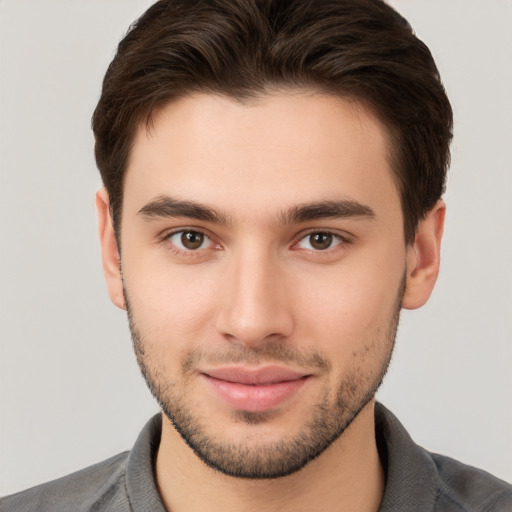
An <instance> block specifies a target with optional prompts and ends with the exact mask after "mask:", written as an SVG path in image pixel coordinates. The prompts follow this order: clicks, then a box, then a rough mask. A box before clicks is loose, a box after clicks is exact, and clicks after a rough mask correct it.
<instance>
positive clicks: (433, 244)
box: [402, 200, 446, 309]
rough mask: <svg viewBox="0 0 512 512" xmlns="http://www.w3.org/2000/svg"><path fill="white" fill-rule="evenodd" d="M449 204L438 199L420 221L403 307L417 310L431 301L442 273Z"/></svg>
mask: <svg viewBox="0 0 512 512" xmlns="http://www.w3.org/2000/svg"><path fill="white" fill-rule="evenodd" d="M445 212H446V205H445V203H444V201H442V200H439V201H438V202H437V203H436V204H435V206H434V207H433V208H432V210H430V211H429V212H428V213H427V215H426V216H425V218H424V219H423V220H422V221H420V222H419V224H418V228H417V230H416V236H415V238H414V242H413V243H412V244H411V245H410V246H409V247H408V249H407V279H406V288H405V293H404V297H403V300H402V307H403V308H405V309H417V308H419V307H421V306H423V305H424V304H425V303H426V302H427V300H428V299H429V297H430V295H431V293H432V290H433V289H434V285H435V283H436V281H437V276H438V274H439V266H440V259H441V239H442V237H443V229H444V218H445Z"/></svg>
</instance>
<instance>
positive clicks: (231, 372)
mask: <svg viewBox="0 0 512 512" xmlns="http://www.w3.org/2000/svg"><path fill="white" fill-rule="evenodd" d="M202 377H203V378H204V379H205V380H206V382H207V383H208V385H209V386H210V388H211V389H213V391H214V392H215V394H216V395H217V396H219V397H220V398H221V400H222V401H224V402H225V403H226V404H227V405H228V406H230V407H232V408H234V409H235V410H239V411H248V412H263V411H269V410H272V409H275V408H277V407H279V406H280V405H282V404H283V403H284V402H286V401H288V400H290V399H292V398H293V397H294V396H295V395H296V394H297V393H298V392H299V390H300V389H301V388H302V386H303V385H304V384H305V383H306V382H307V380H308V379H309V378H310V377H311V375H310V374H306V373H301V372H296V371H293V370H291V369H289V368H285V367H281V366H266V367H259V368H249V367H226V368H215V369H211V370H206V371H203V372H202Z"/></svg>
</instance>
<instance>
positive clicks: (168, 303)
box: [124, 264, 215, 355]
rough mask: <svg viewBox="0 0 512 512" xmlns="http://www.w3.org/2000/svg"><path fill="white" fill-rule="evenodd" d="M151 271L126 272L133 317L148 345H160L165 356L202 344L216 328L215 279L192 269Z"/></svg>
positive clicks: (126, 285)
mask: <svg viewBox="0 0 512 512" xmlns="http://www.w3.org/2000/svg"><path fill="white" fill-rule="evenodd" d="M149 268H150V269H151V270H147V271H145V272H141V271H140V270H138V269H137V268H136V266H130V265H128V264H127V265H126V270H125V271H124V279H125V287H126V290H127V292H128V295H129V298H130V306H131V309H132V314H133V317H134V320H135V322H136V324H137V328H138V329H139V331H140V332H141V333H143V335H144V338H145V342H146V343H151V344H152V345H153V346H158V350H159V351H160V353H162V355H164V354H165V353H166V352H175V351H176V350H180V351H186V350H189V349H190V348H193V347H192V346H191V344H193V345H200V344H201V342H202V341H204V340H205V333H206V332H207V330H208V328H211V325H212V318H213V314H212V311H213V307H214V304H215V286H214V282H213V279H212V277H211V276H208V273H207V272H201V271H200V270H198V269H197V268H195V269H194V268H193V267H192V266H189V267H186V266H182V267H178V268H176V267H174V268H173V267H172V266H171V265H167V266H165V265H163V266H160V267H158V266H157V265H153V266H151V267H149Z"/></svg>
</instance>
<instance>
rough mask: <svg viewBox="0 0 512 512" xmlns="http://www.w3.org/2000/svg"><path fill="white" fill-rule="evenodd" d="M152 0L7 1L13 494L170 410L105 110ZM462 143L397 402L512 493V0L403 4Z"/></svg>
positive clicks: (7, 409)
mask: <svg viewBox="0 0 512 512" xmlns="http://www.w3.org/2000/svg"><path fill="white" fill-rule="evenodd" d="M150 3H151V2H150V1H148V0H87V2H84V1H83V0H46V1H41V0H31V1H29V0H10V1H9V0H0V171H1V178H0V180H1V181H0V244H1V246H0V247H1V252H0V257H1V261H0V336H1V338H0V339H1V344H0V495H2V494H8V493H11V492H14V491H17V490H20V489H22V488H25V487H27V486H31V485H34V484H36V483H39V482H42V481H46V480H48V479H52V478H55V477H58V476H61V475H63V474H65V473H68V472H71V471H73V470H76V469H79V468H81V467H83V466H86V465H89V464H91V463H94V462H96V461H99V460H100V459H102V458H106V457H108V456H110V455H113V454H115V453H117V452H119V451H121V450H125V449H127V448H129V447H130V446H131V445H132V443H133V441H134V439H135V437H136V435H137V433H138V431H139V429H140V428H141V426H142V425H143V423H144V422H145V421H146V419H147V418H148V417H149V416H150V415H151V414H153V413H154V412H156V411H157V407H156V405H155V404H154V403H153V400H152V398H151V396H150V395H149V392H147V391H146V388H145V385H144V383H143V381H142V378H141V377H140V376H139V372H138V369H137V367H136V364H135V362H134V357H133V356H132V351H131V342H130V339H129V334H128V329H127V326H126V321H125V317H124V314H123V313H122V312H121V311H119V310H117V309H116V308H115V307H114V306H112V305H111V304H110V301H109V299H108V296H107V293H106V289H105V285H104V283H103V276H102V271H101V265H100V257H99V245H98V242H97V240H96V220H95V211H94V192H95V190H96V189H97V187H98V186H99V184H100V181H99V178H98V175H97V171H96V169H95V165H94V161H93V139H92V135H91V132H90V128H89V125H90V116H91V113H92V110H93V108H94V105H95V102H96V101H97V98H98V95H99V89H100V83H101V80H102V76H103V73H104V71H105V69H106V66H107V64H108V62H109V61H110V59H111V57H112V55H113V51H114V48H115V46H116V44H117V42H118V41H119V39H120V38H121V36H122V35H123V33H124V32H125V30H126V28H127V27H128V25H129V23H130V22H131V21H132V20H134V19H135V17H136V16H138V15H139V14H141V13H142V12H143V10H145V8H146V7H147V6H148V5H149V4H150ZM393 5H395V6H396V7H397V8H398V9H399V10H400V11H401V12H402V13H403V14H404V15H405V16H406V17H407V18H408V19H409V20H410V22H411V24H412V25H413V26H414V27H415V29H416V32H417V33H418V35H419V37H420V38H422V39H424V40H425V42H426V43H427V44H428V45H429V47H430V48H431V50H432V52H433V54H434V56H435V57H436V60H437V63H438V65H439V68H440V70H441V74H442V76H443V79H444V82H445V85H446V88H447V90H448V93H449V95H450V97H451V100H452V102H453V106H454V110H455V121H456V136H455V142H454V146H453V165H452V169H451V173H450V178H449V188H448V193H447V194H446V201H447V203H448V216H447V226H446V235H445V244H444V249H443V265H442V271H441V276H440V279H439V283H438V286H437V289H436V291H435V293H434V295H433V297H432V299H431V301H430V302H429V304H428V305H427V306H426V307H424V308H423V309H422V310H419V311H414V312H404V314H403V316H402V324H401V328H400V332H399V339H398V347H397V350H396V353H395V357H394V361H393V364H392V368H391V371H390V374H389V375H388V377H387V380H386V383H385V385H384V387H383V389H382V390H381V391H380V393H379V397H380V399H381V400H382V401H383V402H384V403H385V404H386V405H388V406H389V407H390V408H391V409H392V410H393V411H394V412H395V413H396V414H397V415H398V416H399V418H400V419H401V420H402V421H403V423H404V424H405V426H406V427H407V428H408V429H409V431H410V433H411V434H412V436H413V437H414V438H415V440H416V441H417V442H419V443H420V444H422V445H424V446H425V447H426V448H428V449H430V450H433V451H438V452H442V453H445V454H449V455H451V456H453V457H456V458H459V459H461V460H462V461H465V462H467V463H470V464H473V465H476V466H480V467H482V468H484V469H486V470H488V471H490V472H492V473H495V474H496V475H498V476H500V477H501V478H503V479H505V480H508V481H512V442H511V435H512V406H511V396H512V377H511V369H512V343H511V341H512V270H511V269H512V265H511V263H512V235H511V233H512V205H511V196H512V194H511V193H512V178H511V175H512V173H511V163H512V151H511V147H512V100H511V91H512V36H511V33H512V31H511V30H510V27H511V22H512V3H511V1H510V0H492V1H483V0H482V1H477V0H443V1H441V0H395V1H393Z"/></svg>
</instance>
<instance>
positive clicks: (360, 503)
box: [97, 91, 445, 512]
mask: <svg viewBox="0 0 512 512" xmlns="http://www.w3.org/2000/svg"><path fill="white" fill-rule="evenodd" d="M386 135H387V134H386V132H385V129H384V128H383V126H382V125H381V124H380V122H379V121H378V120H377V119H376V117H375V116H374V115H373V114H372V112H371V111H370V110H369V109H367V108H365V107H364V106H363V105H361V104H359V103H355V102H353V101H348V100H346V99H340V98H338V97H332V96H327V95H321V94H315V93H313V92H308V91H301V92H298V91H288V92H274V93H269V94H267V95H265V96H262V97H260V98H258V99H254V100H251V101H250V102H245V103H240V102H236V101H233V100H231V99H227V98H224V97H219V96H215V95H208V94H201V95H199V94H197V95H191V96H188V97H185V98H183V99H181V100H179V101H177V102H174V103H172V104H170V105H167V106H166V107H165V108H163V109H162V110H161V111H160V112H159V113H158V115H156V117H155V119H154V124H153V127H152V128H151V130H149V131H147V130H146V128H145V127H140V129H139V131H138V132H137V134H136V138H135V142H134V145H133V149H132V152H131V155H130V161H129V165H128V168H127V173H126V180H125V185H124V202H123V213H122V224H121V226H122V227H121V232H120V245H121V251H119V248H118V247H117V245H116V238H115V235H114V230H113V227H112V223H111V219H110V215H109V212H108V195H107V193H106V191H105V190H100V191H99V192H98V194H97V208H98V214H99V233H100V239H101V244H102V253H103V264H104V269H105V275H106V279H107V285H108V289H109V293H110V296H111V298H112V301H113V302H114V304H116V305H117V306H118V307H120V308H123V309H126V308H127V302H126V298H129V306H130V316H131V324H132V331H134V342H135V348H136V353H137V356H138V359H139V364H141V366H142V367H143V370H144V371H145V372H146V378H147V379H148V380H149V381H150V382H149V383H150V385H152V386H153V388H154V389H153V392H154V394H156V395H157V397H158V398H159V399H160V400H161V401H162V402H164V405H165V403H166V401H167V402H169V404H168V405H169V407H171V406H173V405H175V404H176V403H178V404H180V406H181V407H182V408H183V409H185V412H186V413H187V414H188V415H189V416H191V417H192V420H193V424H195V425H198V426H199V429H200V430H202V431H203V433H204V434H205V436H204V437H210V438H213V439H214V440H215V442H216V443H217V445H218V446H224V447H226V446H230V447H231V448H232V449H233V453H237V450H238V451H240V450H243V459H244V460H251V458H253V459H254V460H257V461H258V464H260V463H262V461H263V459H261V454H262V453H264V454H265V453H274V452H272V450H274V451H275V453H276V457H278V456H279V450H278V449H277V448H276V447H278V446H280V444H279V443H282V442H287V441H289V440H293V439H296V438H298V437H299V436H300V435H301V434H303V433H304V432H306V433H307V432H308V429H309V428H310V423H311V418H312V416H314V411H315V410H317V409H318V406H319V404H320V403H322V404H323V405H324V415H325V417H327V418H328V419H330V420H332V421H333V422H336V421H341V420H339V418H342V419H343V421H345V423H347V425H348V427H347V425H342V424H338V425H335V426H337V427H340V429H339V430H340V431H341V430H344V431H343V433H342V434H341V435H340V436H339V437H336V436H334V437H333V439H332V440H331V441H332V442H331V444H330V445H329V446H328V447H327V448H325V449H324V450H323V451H322V452H321V453H320V454H319V455H318V456H317V457H316V458H315V459H314V460H312V461H311V462H309V463H307V464H306V465H304V467H303V468H302V469H300V470H299V471H296V472H293V473H291V474H289V475H288V476H284V477H281V478H276V479H272V480H254V479H246V478H244V479H241V478H236V477H233V476H228V475H226V474H223V473H221V472H219V471H216V470H215V469H212V468H211V467H209V466H208V465H206V464H205V463H204V462H203V461H201V460H200V459H199V458H198V457H197V456H196V455H195V454H194V452H193V450H192V449H191V448H190V446H189V445H188V444H187V443H186V442H185V441H184V440H183V438H182V436H180V434H179V433H178V432H177V430H176V429H175V427H174V426H173V423H172V422H171V421H170V420H169V418H168V417H167V416H165V415H164V416H163V427H162V428H163V431H162V439H161V444H160V448H159V451H158V456H157V461H156V476H157V483H158V486H159V491H160V494H161V496H162V500H163V502H164V505H165V506H166V508H167V509H168V510H172V511H173V512H180V511H182V510H187V511H195V510H198V511H199V510H210V511H215V510H219V511H220V510H222V511H226V510H237V511H239V510H246V511H251V510H266V511H271V510H280V511H286V510H293V511H301V510H313V509H315V510H332V511H335V510H353V511H374V510H377V509H378V506H379V503H380V501H381V499H382V493H383V489H384V474H383V469H382V467H381V464H380V461H379V457H378V452H377V448H376V443H375V435H374V413H373V406H374V402H373V400H372V399H370V401H368V398H371V397H369V396H368V394H369V393H373V392H374V391H375V389H374V388H375V387H376V386H378V384H379V383H380V379H381V377H382V374H383V373H384V372H385V369H386V368H387V364H388V361H389V357H390V355H391V352H392V348H393V343H394V334H395V329H396V321H397V314H396V312H397V307H399V302H400V299H401V304H402V307H405V308H408V309H414V308H417V307H420V306H421V305H423V304H424V303H425V302H426V301H427V300H428V297H429V296H430V293H431V291H432V289H433V286H434V284H435V281H436V278H437V274H438V270H439V252H440V242H441V237H442V231H443V222H444V213H445V206H444V203H443V202H442V201H439V202H438V203H437V204H436V206H435V207H434V208H433V209H432V211H431V212H429V213H428V215H427V216H426V217H425V219H424V220H422V221H421V222H420V224H419V226H418V230H417V234H416V238H415V241H414V243H412V244H410V245H406V244H405V242H404V233H403V217H402V211H401V208H400V199H399V194H398V191H397V188H396V186H395V183H394V181H393V175H392V170H391V169H390V167H389V163H388V160H389V158H388V156H389V153H388V144H387V137H386ZM162 196H166V197H172V198H174V199H179V200H181V201H189V202H190V201H194V202H195V203H199V204H201V205H206V206H207V207H208V208H209V209H210V210H212V211H214V212H216V217H215V218H214V217H210V218H203V219H198V218H191V216H190V215H189V213H187V214H186V215H185V214H184V213H183V212H184V210H183V209H182V210H181V213H180V215H179V216H175V215H174V214H175V213H176V210H175V209H174V210H173V213H174V214H173V215H169V213H170V212H169V209H167V210H166V213H162V208H159V207H156V208H155V205H157V206H158V204H160V206H161V198H162ZM159 201H160V203H159ZM326 201H330V203H329V204H331V205H332V202H339V201H345V203H343V204H344V205H345V206H347V203H346V202H347V201H350V203H349V204H350V205H354V204H356V205H358V207H360V206H362V207H363V208H362V210H364V212H366V213H364V212H363V213H361V208H359V210H358V212H357V213H358V214H357V215H354V214H353V212H352V214H350V215H347V209H346V208H345V210H344V214H343V215H341V214H340V215H338V216H336V217H332V216H325V215H324V214H321V215H319V217H318V218H314V219H313V218H311V215H309V217H308V216H307V215H306V216H305V218H300V217H299V218H293V215H291V213H293V212H294V211H296V209H297V208H298V207H300V206H303V205H305V204H310V203H322V202H323V204H324V210H323V211H324V213H325V202H326ZM349 209H350V208H349ZM365 209H366V210H365ZM155 212H156V213H155ZM187 212H189V210H187ZM368 212H369V213H368ZM187 229H188V230H189V231H190V230H191V229H193V230H194V231H195V232H200V233H203V234H204V235H205V236H206V237H207V238H205V239H204V240H205V241H203V243H202V245H201V244H200V245H199V246H198V248H197V249H193V250H190V249H188V250H187V248H186V247H185V246H183V245H182V238H181V234H182V231H186V230H187ZM180 230H181V232H180ZM176 231H178V232H179V233H178V234H177V235H176V234H173V233H176ZM312 233H317V234H318V233H332V234H333V238H332V243H331V245H329V244H327V245H328V247H327V248H325V249H322V250H318V248H317V247H318V246H314V245H312V242H314V240H313V239H312V238H311V236H310V235H311V234H312ZM195 240H196V241H197V238H196V239H195ZM120 252H121V255H122V257H120ZM120 263H121V266H122V273H121V271H120ZM402 285H405V289H403V287H402ZM402 294H403V295H402ZM397 301H398V303H397ZM275 347H278V349H276V348H275ZM283 353H284V354H287V355H286V356H283V355H282V354H283ZM313 354H314V355H315V356H317V358H320V359H321V360H322V361H323V362H324V363H325V364H324V365H323V366H322V365H319V366H316V365H315V364H313V361H314V359H312V358H311V356H312V355H313ZM276 362H277V363H278V364H280V365H284V366H286V367H287V368H290V369H293V370H295V371H303V372H306V373H308V375H309V377H308V378H307V380H306V382H305V384H304V385H303V386H302V387H301V388H300V391H299V392H297V393H295V394H293V395H292V396H291V398H289V399H287V400H285V401H284V402H282V403H279V405H278V406H276V407H273V408H271V410H269V411H263V413H262V414H259V415H256V414H252V415H251V414H247V412H245V413H244V411H236V410H234V409H233V407H231V406H230V405H228V404H226V402H225V401H223V400H222V399H220V398H219V396H218V395H217V394H216V393H215V392H212V389H211V387H210V386H209V385H208V383H205V379H204V375H203V374H202V372H204V371H208V369H209V368H211V367H216V366H219V365H226V364H237V365H240V364H241V365H243V366H244V368H246V369H247V368H254V367H256V368H258V367H261V366H262V365H265V364H269V363H276ZM344 385H345V394H344V397H345V403H344V406H343V407H340V406H339V403H338V399H339V392H340V389H344V388H343V386H344ZM347 386H349V387H350V392H347V391H346V388H347ZM359 406H363V408H362V410H360V411H359V409H358V407H359ZM351 413H354V414H356V413H358V414H357V415H356V417H355V419H354V420H353V421H351V420H352V417H351ZM330 426H331V427H332V426H333V425H330ZM344 427H347V428H346V429H344ZM338 433H339V432H338ZM258 454H260V455H258ZM258 456H260V459H257V458H256V457H258ZM263 462H265V461H263Z"/></svg>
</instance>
